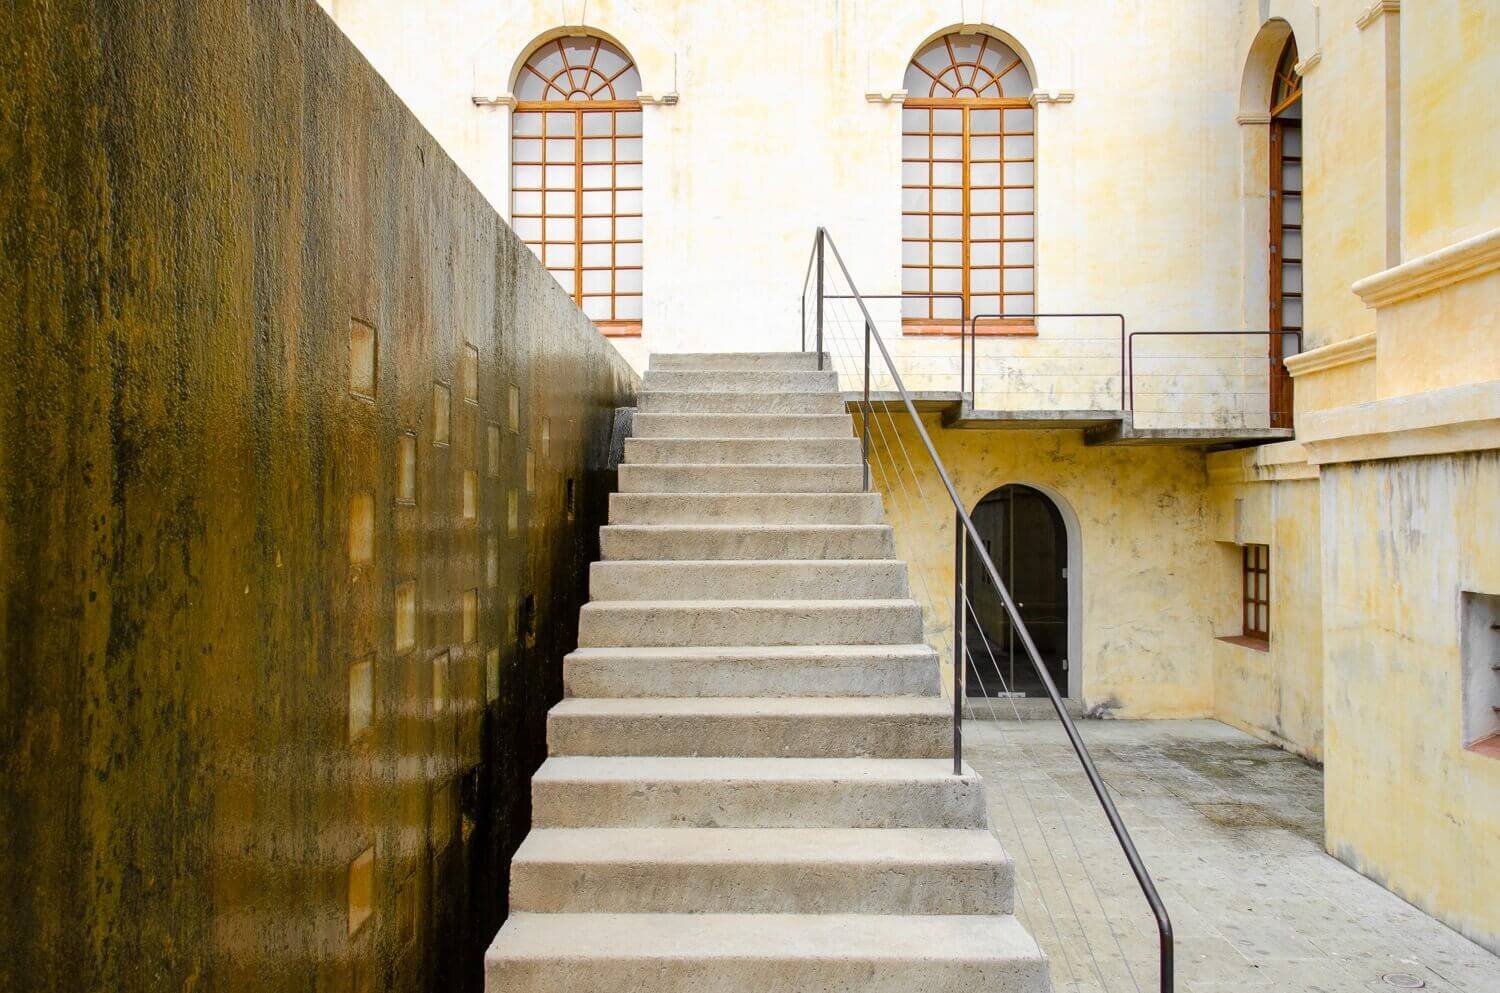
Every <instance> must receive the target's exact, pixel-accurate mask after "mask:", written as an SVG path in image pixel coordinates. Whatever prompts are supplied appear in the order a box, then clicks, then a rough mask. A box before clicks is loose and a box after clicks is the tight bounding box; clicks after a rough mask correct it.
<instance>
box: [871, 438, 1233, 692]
mask: <svg viewBox="0 0 1500 993" xmlns="http://www.w3.org/2000/svg"><path fill="white" fill-rule="evenodd" d="M879 418H880V423H881V428H880V429H878V430H877V429H875V428H872V435H873V445H872V447H873V448H874V449H875V450H876V452H877V457H878V459H879V463H878V464H877V466H876V470H875V473H874V481H875V483H876V485H877V486H878V487H879V488H880V489H881V491H882V493H883V495H884V499H885V505H886V513H887V516H888V517H889V518H890V520H891V523H892V524H893V525H894V526H895V528H896V532H897V546H898V547H897V551H898V554H899V555H900V556H901V557H903V558H905V559H906V560H907V562H908V563H909V565H910V568H911V570H912V584H913V588H914V593H915V595H916V596H917V597H918V598H919V599H923V600H924V601H925V602H926V603H928V604H933V603H937V604H948V603H951V599H947V598H948V597H951V591H952V588H953V533H954V532H953V528H954V523H953V511H952V503H951V502H950V501H949V499H948V497H947V496H946V494H945V493H944V492H943V490H942V485H941V483H940V481H939V480H938V478H937V476H936V474H935V473H934V472H933V471H932V469H931V464H930V462H929V461H928V460H927V459H926V458H925V455H924V454H923V449H922V447H921V441H920V440H919V438H918V437H917V435H916V432H915V429H914V428H912V427H910V426H909V422H908V424H907V425H903V424H902V420H904V419H905V415H902V416H901V417H899V418H892V419H891V420H886V418H885V416H884V415H883V414H882V415H879ZM924 423H925V424H926V426H927V429H928V431H929V433H930V434H931V436H932V439H933V442H934V445H935V447H936V448H937V450H938V454H939V456H940V457H941V458H942V459H943V461H944V463H945V464H946V465H947V466H948V468H949V470H950V472H951V473H952V478H953V483H954V486H955V487H956V488H957V489H958V491H959V495H960V497H961V498H962V499H963V501H964V503H965V507H966V509H969V510H972V509H973V507H974V505H975V504H977V503H978V502H979V500H980V499H981V498H983V497H984V496H985V495H986V494H988V493H989V492H990V491H992V490H994V489H996V488H998V487H1000V486H1003V485H1005V484H1006V483H1030V484H1032V485H1036V486H1039V487H1042V488H1044V490H1045V491H1049V492H1050V493H1052V494H1055V495H1056V496H1057V497H1059V498H1061V500H1062V501H1063V502H1064V503H1065V504H1066V506H1067V509H1068V510H1070V511H1071V513H1072V515H1073V516H1074V517H1075V518H1076V522H1077V525H1078V532H1079V538H1080V540H1081V549H1082V563H1081V565H1082V568H1081V570H1079V572H1078V574H1077V575H1074V576H1070V577H1069V581H1070V582H1076V583H1079V584H1081V597H1079V600H1080V601H1081V606H1082V618H1081V619H1082V629H1081V636H1082V643H1081V648H1082V655H1081V664H1082V683H1083V686H1082V700H1083V702H1084V703H1085V704H1086V705H1087V706H1090V707H1096V706H1102V707H1104V708H1106V709H1107V710H1108V711H1109V712H1110V713H1112V714H1114V715H1115V716H1121V717H1131V716H1149V717H1201V716H1205V715H1207V714H1208V713H1210V712H1211V710H1212V694H1213V679H1212V677H1213V674H1212V668H1211V663H1210V660H1209V658H1208V654H1207V651H1206V646H1207V645H1208V644H1209V643H1210V641H1211V640H1212V636H1213V625H1212V622H1211V617H1212V615H1213V610H1214V608H1215V599H1216V596H1217V593H1218V589H1217V586H1216V584H1215V583H1212V582H1209V581H1207V580H1208V578H1209V577H1211V576H1214V575H1215V571H1214V559H1213V548H1212V546H1211V545H1210V543H1209V542H1208V541H1207V540H1206V539H1205V534H1206V527H1205V522H1206V515H1207V506H1206V503H1205V483H1206V479H1205V475H1204V468H1203V456H1202V455H1201V454H1200V453H1198V452H1196V451H1191V450H1186V449H1181V448H1089V447H1085V446H1084V444H1083V442H1082V438H1081V437H1080V435H1079V434H1078V432H1059V431H1045V432H1044V431H1014V432H1003V433H998V434H997V433H994V432H977V431H959V430H944V429H943V428H942V427H941V426H940V424H939V422H938V419H937V418H936V417H926V418H925V419H924ZM903 448H904V450H905V452H906V453H908V454H909V455H910V457H911V463H912V469H911V470H908V469H907V468H906V461H905V459H904V458H903V457H902V456H901V454H900V453H901V452H902V450H903ZM890 452H895V453H896V455H895V457H894V459H893V458H891V457H890V456H889V455H888V453H890ZM896 466H899V467H900V471H899V472H898V471H897V468H896ZM1064 516H1065V517H1066V516H1067V512H1066V511H1065V515H1064ZM927 625H928V636H929V640H930V641H931V642H932V643H933V644H934V645H935V646H939V650H940V651H942V650H944V646H946V645H947V644H949V640H948V639H949V637H950V634H951V630H952V617H951V613H950V611H949V608H946V607H944V606H938V607H937V608H936V609H932V608H931V607H930V608H929V614H928V617H927ZM947 661H948V660H947V659H945V665H946V664H947ZM948 672H949V673H950V676H951V670H948ZM944 685H948V678H945V680H944Z"/></svg>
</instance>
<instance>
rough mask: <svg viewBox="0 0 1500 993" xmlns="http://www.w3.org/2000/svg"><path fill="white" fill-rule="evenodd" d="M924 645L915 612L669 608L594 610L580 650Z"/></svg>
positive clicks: (581, 633)
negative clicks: (672, 646) (653, 647)
mask: <svg viewBox="0 0 1500 993" xmlns="http://www.w3.org/2000/svg"><path fill="white" fill-rule="evenodd" d="M921 641H922V615H921V612H920V610H919V609H918V607H917V605H916V604H907V605H901V606H896V605H890V604H883V603H881V602H879V601H875V602H871V603H868V604H838V605H831V604H830V605H826V606H825V605H823V604H820V603H817V602H814V601H805V602H802V603H797V604H786V605H779V604H778V605H756V606H748V607H747V606H723V607H720V606H718V605H716V604H712V603H709V604H702V605H696V606H694V605H676V606H663V605H654V604H646V603H642V604H633V603H624V604H619V603H589V604H585V605H584V607H583V612H582V616H581V618H580V620H579V625H578V645H579V647H581V648H605V647H613V646H631V645H636V646H642V647H649V646H656V645H662V646H671V645H914V644H918V643H920V642H921Z"/></svg>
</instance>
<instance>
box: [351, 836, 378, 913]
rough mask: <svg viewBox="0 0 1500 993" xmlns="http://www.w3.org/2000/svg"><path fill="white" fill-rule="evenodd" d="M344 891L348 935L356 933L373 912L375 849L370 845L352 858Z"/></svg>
mask: <svg viewBox="0 0 1500 993" xmlns="http://www.w3.org/2000/svg"><path fill="white" fill-rule="evenodd" d="M345 881H346V890H347V894H348V907H349V933H350V934H351V935H352V934H354V932H356V931H358V930H359V928H360V925H362V924H364V922H365V921H367V920H369V919H370V915H371V914H373V913H374V912H375V848H374V846H373V845H372V846H371V847H369V848H366V849H365V850H364V851H362V852H360V853H359V854H358V855H356V856H355V857H354V861H352V862H350V863H349V869H348V872H347V873H346V879H345Z"/></svg>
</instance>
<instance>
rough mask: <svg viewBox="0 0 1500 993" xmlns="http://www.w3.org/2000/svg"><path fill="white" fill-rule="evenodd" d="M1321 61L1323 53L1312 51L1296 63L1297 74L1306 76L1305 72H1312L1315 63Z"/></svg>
mask: <svg viewBox="0 0 1500 993" xmlns="http://www.w3.org/2000/svg"><path fill="white" fill-rule="evenodd" d="M1322 61H1323V53H1322V52H1321V51H1317V52H1313V53H1312V54H1311V55H1309V56H1308V57H1307V58H1305V59H1303V60H1302V61H1301V62H1298V63H1297V75H1299V76H1301V77H1302V78H1304V79H1306V78H1307V74H1308V73H1310V72H1312V71H1313V69H1314V68H1315V67H1316V66H1317V64H1318V63H1319V62H1322Z"/></svg>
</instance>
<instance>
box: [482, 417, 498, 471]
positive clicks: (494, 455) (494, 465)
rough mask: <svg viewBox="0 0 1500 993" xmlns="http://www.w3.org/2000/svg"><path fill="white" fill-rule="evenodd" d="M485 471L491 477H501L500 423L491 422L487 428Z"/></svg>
mask: <svg viewBox="0 0 1500 993" xmlns="http://www.w3.org/2000/svg"><path fill="white" fill-rule="evenodd" d="M484 471H485V474H486V475H487V476H489V477H490V478H491V479H499V478H500V425H498V424H490V425H489V426H488V427H487V428H486V429H485V458H484Z"/></svg>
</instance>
